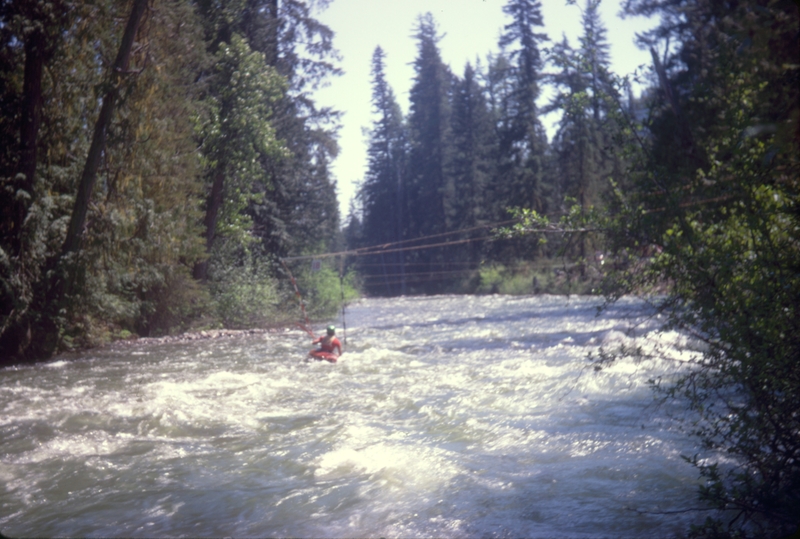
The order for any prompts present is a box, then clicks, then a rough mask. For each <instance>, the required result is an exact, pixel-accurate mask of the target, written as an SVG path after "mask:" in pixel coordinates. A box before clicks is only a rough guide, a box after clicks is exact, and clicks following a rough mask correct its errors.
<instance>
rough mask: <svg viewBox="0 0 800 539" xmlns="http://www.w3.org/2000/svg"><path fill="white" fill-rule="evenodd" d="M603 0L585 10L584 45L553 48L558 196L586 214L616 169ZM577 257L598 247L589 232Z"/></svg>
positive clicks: (589, 1) (589, 3)
mask: <svg viewBox="0 0 800 539" xmlns="http://www.w3.org/2000/svg"><path fill="white" fill-rule="evenodd" d="M599 5H600V2H599V1H598V0H587V2H586V6H585V8H584V9H583V11H582V19H581V21H582V26H583V34H582V35H581V36H580V38H579V40H580V45H581V46H580V49H578V50H573V49H572V48H571V47H570V46H569V43H568V42H567V40H566V38H565V39H564V40H563V41H562V42H561V43H559V44H558V45H556V46H555V47H554V49H553V54H552V59H553V63H554V64H555V65H556V66H557V67H558V68H560V70H561V71H560V72H559V73H558V74H556V75H555V76H554V77H553V82H554V83H555V84H556V85H557V86H558V87H560V88H563V90H562V92H561V93H560V94H558V95H557V96H556V97H555V99H554V100H553V102H552V103H551V104H550V106H549V107H548V109H549V110H556V109H558V110H561V111H562V117H561V121H560V122H559V129H558V132H557V134H556V137H555V140H554V144H553V146H554V148H555V154H556V163H557V171H558V172H557V175H556V177H557V187H556V190H557V191H558V192H559V193H560V194H561V195H562V199H561V200H560V201H558V203H559V206H561V207H562V211H565V212H566V211H568V206H569V205H570V204H571V203H575V204H577V205H578V206H579V207H580V211H581V214H582V215H586V213H587V212H588V211H589V210H590V209H591V208H597V207H599V206H601V204H602V199H603V196H604V193H605V191H606V190H607V188H608V186H609V185H610V182H609V175H610V174H611V172H612V170H614V153H615V152H614V151H613V144H614V135H615V131H616V130H617V128H618V126H617V124H616V123H615V122H614V121H612V118H610V116H609V112H610V109H611V108H612V107H615V106H616V103H617V100H616V90H615V89H614V87H613V85H612V84H611V81H610V75H609V57H608V43H607V42H606V39H605V28H604V27H603V24H602V22H601V21H600V18H599V12H598V7H599ZM577 247H578V252H577V256H578V257H579V259H580V260H581V261H586V259H587V256H588V254H589V251H590V249H591V248H592V247H593V245H592V243H591V242H590V241H589V238H588V237H587V236H585V235H583V236H581V237H580V238H579V239H578V240H577Z"/></svg>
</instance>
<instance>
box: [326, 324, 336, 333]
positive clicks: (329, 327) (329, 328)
mask: <svg viewBox="0 0 800 539" xmlns="http://www.w3.org/2000/svg"><path fill="white" fill-rule="evenodd" d="M334 334H336V326H328V335H334Z"/></svg>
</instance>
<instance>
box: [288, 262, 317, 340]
mask: <svg viewBox="0 0 800 539" xmlns="http://www.w3.org/2000/svg"><path fill="white" fill-rule="evenodd" d="M280 261H281V264H283V267H284V268H285V269H286V273H288V274H289V279H290V280H291V281H292V286H293V287H294V293H295V295H296V296H297V301H298V302H299V303H300V310H301V311H302V312H303V318H304V319H305V321H306V325H305V326H303V325H302V324H297V325H298V326H300V327H301V328H303V329H304V330H305V332H306V333H308V334H309V335H311V338H312V339H316V338H317V336H316V335H314V332H313V331H311V322H309V321H308V315H307V314H306V306H305V303H303V296H302V295H301V294H300V289H299V288H298V287H297V281H295V279H294V275H292V271H291V270H290V269H289V266H287V265H286V261H285V260H284V259H282V258H281V259H280Z"/></svg>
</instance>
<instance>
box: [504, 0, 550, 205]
mask: <svg viewBox="0 0 800 539" xmlns="http://www.w3.org/2000/svg"><path fill="white" fill-rule="evenodd" d="M503 12H504V13H506V14H507V15H508V16H510V17H511V19H512V20H511V22H509V23H508V24H507V25H506V26H505V27H504V32H503V34H502V36H501V38H500V46H501V47H502V48H503V49H508V48H509V47H512V46H513V48H512V49H511V50H510V52H509V59H510V60H511V62H512V63H513V64H512V65H513V72H512V79H513V88H512V92H511V94H510V95H509V103H508V105H506V107H505V108H506V110H505V111H504V112H505V114H506V115H507V118H508V119H507V120H505V121H504V122H503V124H504V129H503V131H502V132H501V133H500V160H501V161H500V165H501V167H502V172H501V176H502V177H503V178H504V179H505V182H506V183H507V185H505V186H503V187H504V190H503V191H504V192H503V199H504V201H505V203H506V204H507V205H508V206H525V207H528V208H530V209H533V210H535V211H538V212H544V211H546V210H547V208H546V206H545V195H544V191H545V190H546V187H545V186H544V182H545V178H544V177H543V167H544V164H543V160H544V154H545V149H546V146H547V137H546V135H545V133H544V128H543V126H542V124H541V121H540V120H539V117H538V115H539V111H538V107H537V105H536V101H537V99H538V98H539V95H540V91H541V90H540V82H541V71H542V68H543V60H542V57H541V52H540V47H541V44H542V43H543V42H544V41H546V40H547V36H546V35H545V34H543V33H537V32H536V31H535V29H536V27H543V26H544V20H543V18H542V14H541V3H540V2H539V0H510V1H509V2H508V3H507V4H506V5H505V6H504V7H503Z"/></svg>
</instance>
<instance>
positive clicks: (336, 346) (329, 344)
mask: <svg viewBox="0 0 800 539" xmlns="http://www.w3.org/2000/svg"><path fill="white" fill-rule="evenodd" d="M311 344H319V346H320V347H319V350H320V351H322V352H328V353H329V354H333V353H335V354H336V356H337V357H338V356H341V355H342V343H340V342H339V339H337V338H336V327H335V326H328V329H327V330H326V335H323V336H321V337H317V338H316V339H314V342H312V343H311ZM334 350H336V352H334Z"/></svg>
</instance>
